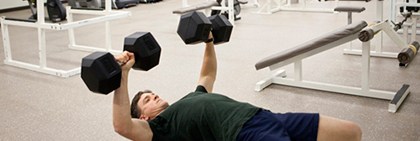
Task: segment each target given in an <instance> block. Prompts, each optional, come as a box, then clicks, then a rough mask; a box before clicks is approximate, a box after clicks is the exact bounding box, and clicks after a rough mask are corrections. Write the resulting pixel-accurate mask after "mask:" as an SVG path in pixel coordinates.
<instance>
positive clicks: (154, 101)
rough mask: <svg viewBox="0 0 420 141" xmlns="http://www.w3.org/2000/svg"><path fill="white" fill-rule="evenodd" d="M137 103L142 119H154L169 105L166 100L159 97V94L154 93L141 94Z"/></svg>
mask: <svg viewBox="0 0 420 141" xmlns="http://www.w3.org/2000/svg"><path fill="white" fill-rule="evenodd" d="M137 105H138V108H140V109H141V116H140V119H142V120H152V119H154V118H155V117H156V116H157V115H159V114H160V113H161V112H162V111H163V110H165V109H166V108H167V107H168V106H169V104H168V102H166V101H165V100H163V99H161V98H159V96H158V95H156V94H154V93H144V94H142V95H141V96H140V100H139V101H138V102H137Z"/></svg>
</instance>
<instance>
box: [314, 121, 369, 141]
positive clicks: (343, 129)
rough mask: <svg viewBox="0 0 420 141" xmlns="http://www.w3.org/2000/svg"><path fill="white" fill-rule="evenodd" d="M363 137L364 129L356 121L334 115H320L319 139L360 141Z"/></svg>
mask: <svg viewBox="0 0 420 141" xmlns="http://www.w3.org/2000/svg"><path fill="white" fill-rule="evenodd" d="M361 138H362V130H361V129H360V127H359V126H358V125H356V124H355V123H353V122H350V121H345V120H341V119H336V118H332V117H327V116H320V121H319V128H318V138H317V140H319V141H330V140H345V141H359V140H361Z"/></svg>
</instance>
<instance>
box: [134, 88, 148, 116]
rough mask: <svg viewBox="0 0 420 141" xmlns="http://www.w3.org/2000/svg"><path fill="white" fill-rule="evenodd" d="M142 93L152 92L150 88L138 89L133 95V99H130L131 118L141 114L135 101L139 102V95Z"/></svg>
mask: <svg viewBox="0 0 420 141" xmlns="http://www.w3.org/2000/svg"><path fill="white" fill-rule="evenodd" d="M144 93H152V91H151V90H144V91H139V92H138V93H137V94H136V95H135V96H134V98H133V100H132V101H131V117H132V118H139V117H140V116H141V109H140V108H138V106H137V103H138V102H139V100H140V97H141V95H142V94H144Z"/></svg>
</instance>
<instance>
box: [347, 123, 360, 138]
mask: <svg viewBox="0 0 420 141" xmlns="http://www.w3.org/2000/svg"><path fill="white" fill-rule="evenodd" d="M345 126H346V128H347V129H348V130H347V133H348V135H349V137H350V138H353V139H354V140H361V138H362V129H360V127H359V126H358V125H357V124H355V123H353V122H348V123H347V125H345Z"/></svg>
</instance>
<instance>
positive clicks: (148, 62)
mask: <svg viewBox="0 0 420 141" xmlns="http://www.w3.org/2000/svg"><path fill="white" fill-rule="evenodd" d="M124 50H126V51H129V52H132V53H134V57H135V60H136V63H135V64H134V65H133V69H138V70H144V71H148V70H150V69H151V68H153V67H154V66H156V65H158V64H159V60H160V52H161V48H160V46H159V44H158V43H157V42H156V40H155V38H153V36H152V34H150V32H136V33H134V34H131V35H129V36H127V37H125V38H124ZM120 65H123V64H122V63H118V62H117V61H115V59H114V56H113V55H112V54H110V53H108V52H94V53H92V54H90V55H88V56H86V57H84V58H83V59H82V72H81V77H82V79H83V81H84V82H85V84H86V86H87V87H88V88H89V90H90V91H92V92H95V93H101V94H108V93H110V92H112V91H114V90H115V89H117V88H119V87H120V83H121V68H120Z"/></svg>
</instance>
